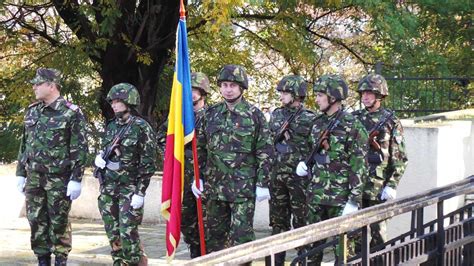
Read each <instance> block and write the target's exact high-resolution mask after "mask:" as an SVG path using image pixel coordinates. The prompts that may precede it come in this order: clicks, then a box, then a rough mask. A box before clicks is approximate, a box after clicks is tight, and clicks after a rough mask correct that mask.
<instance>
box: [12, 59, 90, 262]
mask: <svg viewBox="0 0 474 266" xmlns="http://www.w3.org/2000/svg"><path fill="white" fill-rule="evenodd" d="M30 82H31V83H32V84H33V90H34V93H35V95H36V100H38V101H37V102H35V103H33V104H31V105H30V106H28V109H27V110H26V115H25V125H24V131H23V137H22V141H21V147H20V151H19V154H18V165H17V168H16V175H17V179H18V189H19V190H20V192H22V193H23V192H24V194H25V196H26V216H27V218H28V222H29V223H30V228H31V249H32V250H33V252H34V253H35V255H36V256H37V257H38V265H51V253H54V255H55V265H66V261H67V257H68V254H69V252H70V251H71V225H70V223H69V220H68V215H69V211H70V209H71V201H72V200H75V199H77V198H78V197H79V195H80V194H81V180H82V175H83V173H84V164H85V161H86V154H87V137H86V120H85V118H84V115H83V114H82V112H81V110H80V109H79V107H78V106H77V105H74V104H72V103H70V102H68V101H66V100H65V99H64V98H63V97H62V96H61V94H60V90H61V85H60V72H59V71H58V70H56V69H52V68H39V69H38V70H37V71H36V76H35V77H34V78H33V79H32V80H31V81H30ZM25 183H26V184H25Z"/></svg>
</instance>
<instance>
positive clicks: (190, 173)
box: [184, 107, 207, 187]
mask: <svg viewBox="0 0 474 266" xmlns="http://www.w3.org/2000/svg"><path fill="white" fill-rule="evenodd" d="M206 108H207V107H204V108H201V109H199V110H198V111H196V112H194V124H195V126H194V128H195V129H196V133H198V132H197V128H199V127H200V126H201V124H202V119H203V116H204V114H205V112H206ZM198 160H199V158H198ZM193 161H194V160H193V147H192V144H191V142H190V143H188V144H186V146H184V172H185V173H184V183H185V185H186V186H188V187H189V185H190V184H192V183H193V180H194V163H193Z"/></svg>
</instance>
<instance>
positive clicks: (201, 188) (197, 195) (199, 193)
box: [191, 179, 204, 199]
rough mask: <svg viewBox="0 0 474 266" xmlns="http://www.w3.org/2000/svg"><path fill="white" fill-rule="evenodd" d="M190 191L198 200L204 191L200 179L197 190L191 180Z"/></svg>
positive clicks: (194, 182)
mask: <svg viewBox="0 0 474 266" xmlns="http://www.w3.org/2000/svg"><path fill="white" fill-rule="evenodd" d="M191 190H192V191H193V194H194V197H196V199H198V198H199V197H200V196H201V194H202V192H203V191H204V184H203V182H202V179H199V188H197V187H196V180H193V185H192V186H191Z"/></svg>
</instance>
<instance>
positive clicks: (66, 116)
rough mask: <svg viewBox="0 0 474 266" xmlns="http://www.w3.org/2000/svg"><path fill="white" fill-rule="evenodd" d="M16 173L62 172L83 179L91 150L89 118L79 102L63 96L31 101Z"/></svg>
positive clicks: (69, 176)
mask: <svg viewBox="0 0 474 266" xmlns="http://www.w3.org/2000/svg"><path fill="white" fill-rule="evenodd" d="M24 124H25V125H24V133H23V137H22V141H21V146H20V151H19V153H18V165H17V169H16V175H18V176H27V172H28V171H35V172H39V173H49V174H61V175H65V178H70V179H71V180H74V181H78V182H80V181H81V180H82V175H83V174H84V165H85V162H86V155H87V152H88V147H87V136H86V119H85V117H84V115H83V114H82V112H81V110H80V109H79V107H78V106H76V105H74V104H72V103H70V102H68V101H66V100H65V99H64V98H63V97H59V98H58V99H56V100H55V101H54V102H52V103H51V104H50V105H48V106H46V105H45V104H44V103H43V102H37V103H34V104H31V105H30V106H29V107H28V109H27V111H26V115H25V121H24Z"/></svg>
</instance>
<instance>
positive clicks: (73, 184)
mask: <svg viewBox="0 0 474 266" xmlns="http://www.w3.org/2000/svg"><path fill="white" fill-rule="evenodd" d="M80 195H81V182H77V181H72V180H71V181H69V183H67V192H66V196H69V197H70V198H71V200H75V199H77V198H79V196H80Z"/></svg>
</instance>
